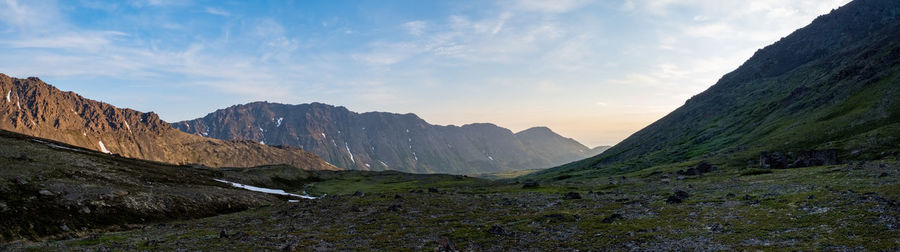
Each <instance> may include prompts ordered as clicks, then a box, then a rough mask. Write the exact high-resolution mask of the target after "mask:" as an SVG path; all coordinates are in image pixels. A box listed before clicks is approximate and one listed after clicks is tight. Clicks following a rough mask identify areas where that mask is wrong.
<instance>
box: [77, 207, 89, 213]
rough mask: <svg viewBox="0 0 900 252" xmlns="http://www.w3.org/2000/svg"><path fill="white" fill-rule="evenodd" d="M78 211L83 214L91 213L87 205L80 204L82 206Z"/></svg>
mask: <svg viewBox="0 0 900 252" xmlns="http://www.w3.org/2000/svg"><path fill="white" fill-rule="evenodd" d="M79 212H81V213H83V214H90V213H91V208H90V207H88V206H82V207H81V211H79Z"/></svg>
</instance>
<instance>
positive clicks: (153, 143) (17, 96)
mask: <svg viewBox="0 0 900 252" xmlns="http://www.w3.org/2000/svg"><path fill="white" fill-rule="evenodd" d="M0 93H2V94H3V96H2V100H0V129H3V130H8V131H12V132H17V133H22V134H26V135H31V136H35V137H39V138H46V139H51V140H55V141H59V142H64V143H68V144H71V145H75V146H80V147H83V148H87V149H92V150H97V151H101V152H107V153H111V154H118V155H122V156H124V157H131V158H139V159H145V160H152V161H160V162H166V163H172V164H201V165H206V166H211V167H250V166H258V165H268V164H290V165H293V166H296V167H299V168H302V169H311V170H322V169H325V170H334V169H337V168H336V167H334V166H331V165H328V164H327V163H326V162H325V161H323V160H322V159H320V158H318V157H316V156H315V155H313V154H311V153H308V152H305V151H303V150H301V149H297V148H287V147H285V148H276V147H272V146H266V145H262V144H259V143H256V142H252V141H222V140H217V139H211V138H204V137H200V136H196V135H191V134H186V133H184V132H181V131H178V130H176V129H174V128H172V126H171V125H169V124H168V123H166V122H164V121H162V120H160V119H159V116H157V115H156V114H154V113H152V112H150V113H142V112H138V111H134V110H131V109H120V108H116V107H114V106H112V105H109V104H106V103H103V102H98V101H94V100H89V99H85V98H83V97H81V96H79V95H77V94H75V93H73V92H62V91H60V90H59V89H56V88H55V87H53V86H51V85H49V84H47V83H44V82H43V81H41V80H40V79H38V78H34V77H31V78H28V79H17V78H11V77H9V76H6V75H4V74H0Z"/></svg>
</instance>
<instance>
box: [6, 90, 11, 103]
mask: <svg viewBox="0 0 900 252" xmlns="http://www.w3.org/2000/svg"><path fill="white" fill-rule="evenodd" d="M11 93H12V90H9V91H6V102H9V94H11Z"/></svg>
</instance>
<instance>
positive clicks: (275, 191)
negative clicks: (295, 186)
mask: <svg viewBox="0 0 900 252" xmlns="http://www.w3.org/2000/svg"><path fill="white" fill-rule="evenodd" d="M213 180H215V181H218V182H222V183H225V184H228V185H230V186H233V187H237V188H241V189H245V190H249V191H254V192H261V193H268V194H277V195H285V196H292V197H298V198H303V199H321V198H323V197H325V196H326V195H322V197H313V196H309V195H300V194H293V193H288V192H285V191H284V190H280V189H270V188H263V187H255V186H251V185H244V184H240V183H234V182H231V181H227V180H222V179H213ZM304 194H305V192H304Z"/></svg>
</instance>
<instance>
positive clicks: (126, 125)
mask: <svg viewBox="0 0 900 252" xmlns="http://www.w3.org/2000/svg"><path fill="white" fill-rule="evenodd" d="M125 128H128V132H131V126H129V125H128V121H125Z"/></svg>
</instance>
